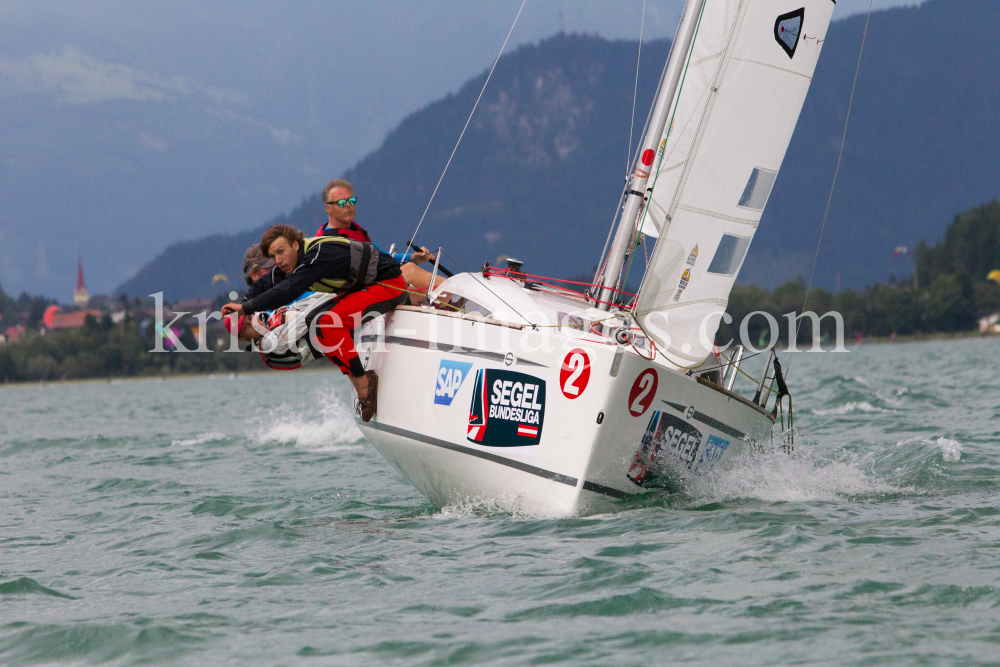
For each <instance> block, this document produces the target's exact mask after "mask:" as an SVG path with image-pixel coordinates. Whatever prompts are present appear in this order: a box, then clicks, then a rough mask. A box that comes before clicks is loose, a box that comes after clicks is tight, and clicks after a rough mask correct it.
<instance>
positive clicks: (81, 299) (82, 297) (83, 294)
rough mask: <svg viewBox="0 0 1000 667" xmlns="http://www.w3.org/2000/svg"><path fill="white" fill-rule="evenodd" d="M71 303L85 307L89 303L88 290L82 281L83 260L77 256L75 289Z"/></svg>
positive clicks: (78, 306)
mask: <svg viewBox="0 0 1000 667" xmlns="http://www.w3.org/2000/svg"><path fill="white" fill-rule="evenodd" d="M73 303H75V304H76V306H77V308H86V307H87V304H89V303H90V292H88V291H87V285H86V283H84V282H83V260H82V259H80V257H79V256H78V257H77V258H76V291H75V292H73Z"/></svg>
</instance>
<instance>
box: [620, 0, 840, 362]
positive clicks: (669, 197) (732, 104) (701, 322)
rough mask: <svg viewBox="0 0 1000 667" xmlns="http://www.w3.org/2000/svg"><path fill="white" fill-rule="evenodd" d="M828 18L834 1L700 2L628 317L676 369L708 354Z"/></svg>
mask: <svg viewBox="0 0 1000 667" xmlns="http://www.w3.org/2000/svg"><path fill="white" fill-rule="evenodd" d="M833 9H834V2H833V0H707V1H706V3H705V7H704V11H703V13H702V16H701V20H700V24H699V26H698V32H697V34H696V36H695V39H694V42H693V43H692V45H691V48H690V50H689V52H688V61H687V67H686V69H685V71H684V74H683V78H682V80H681V86H680V89H679V91H678V93H677V95H676V96H675V99H674V106H673V109H672V110H671V115H670V117H669V120H668V122H667V126H666V128H665V130H664V132H663V137H662V139H661V141H660V151H659V154H658V155H657V158H656V162H655V163H654V168H655V172H654V174H653V176H652V177H651V178H650V183H652V188H653V192H652V195H651V197H650V200H649V203H648V205H647V207H646V210H645V211H644V213H643V216H642V218H641V220H640V223H639V224H640V230H641V231H642V233H644V234H646V235H648V236H659V240H658V241H657V243H656V248H655V250H654V251H653V256H652V257H651V259H650V262H649V267H648V269H647V271H646V275H645V278H644V279H643V284H642V288H641V289H640V290H639V297H638V300H637V304H636V316H637V318H638V321H639V322H640V323H641V324H642V326H643V328H644V329H645V330H646V332H647V333H648V334H649V335H650V336H651V337H652V338H653V339H654V340H655V341H656V343H657V346H658V347H659V348H660V350H661V352H663V353H664V354H665V355H666V356H667V358H668V359H669V360H670V361H672V362H673V363H675V364H677V365H679V366H684V367H691V366H695V365H697V364H699V363H700V362H702V361H703V360H704V359H705V358H706V357H707V356H708V354H709V353H710V352H711V347H712V343H713V341H714V338H715V334H716V332H717V331H718V328H719V321H720V319H721V318H722V315H723V313H724V312H725V310H726V306H727V305H728V300H729V293H730V291H731V290H732V287H733V283H734V282H735V280H736V274H737V273H738V272H739V269H740V266H741V265H742V263H743V258H744V256H745V255H746V251H747V248H749V246H750V241H751V240H752V239H753V235H754V232H756V230H757V225H758V223H759V222H760V216H761V213H762V212H763V210H764V205H765V204H766V203H767V199H768V196H769V195H770V193H771V187H772V186H773V185H774V180H775V177H776V176H777V174H778V169H779V168H780V167H781V161H782V160H783V159H784V156H785V151H786V150H787V148H788V143H789V141H790V140H791V138H792V132H793V131H794V130H795V124H796V122H797V121H798V118H799V113H800V112H801V110H802V104H803V102H804V101H805V98H806V93H807V92H808V90H809V84H810V83H811V82H812V76H813V70H814V69H815V68H816V61H817V60H818V58H819V53H820V49H821V48H822V45H823V40H824V39H825V38H826V31H827V28H828V26H829V24H830V17H831V16H832V14H833ZM654 178H655V181H654Z"/></svg>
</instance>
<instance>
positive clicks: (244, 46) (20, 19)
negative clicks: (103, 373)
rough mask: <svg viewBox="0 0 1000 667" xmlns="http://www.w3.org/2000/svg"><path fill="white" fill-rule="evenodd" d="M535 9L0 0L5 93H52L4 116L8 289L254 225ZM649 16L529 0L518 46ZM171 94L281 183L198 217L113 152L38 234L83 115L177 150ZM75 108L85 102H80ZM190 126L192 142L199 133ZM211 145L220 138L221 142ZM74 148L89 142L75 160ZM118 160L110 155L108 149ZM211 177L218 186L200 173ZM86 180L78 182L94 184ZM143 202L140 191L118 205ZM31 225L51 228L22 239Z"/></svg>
mask: <svg viewBox="0 0 1000 667" xmlns="http://www.w3.org/2000/svg"><path fill="white" fill-rule="evenodd" d="M868 1H869V0H839V1H838V3H837V7H836V10H835V13H834V19H835V20H836V19H838V18H844V17H846V16H848V15H851V14H856V13H860V12H864V11H867V9H868ZM520 4H521V3H520V2H519V0H392V1H387V0H366V1H365V2H359V1H347V0H329V1H324V2H318V1H301V2H288V1H269V2H266V3H264V2H261V3H248V2H234V1H232V0H215V1H213V2H203V1H202V0H199V1H197V2H195V1H193V0H171V1H170V2H148V1H144V2H134V1H133V0H130V1H128V2H121V1H118V2H98V1H72V0H58V1H50V0H5V1H4V2H0V103H6V104H8V105H17V104H22V102H23V104H28V103H30V104H32V105H41V106H37V107H33V108H32V110H31V112H30V113H29V114H25V113H24V108H25V107H23V105H22V107H20V109H21V113H22V116H21V117H20V120H18V121H17V122H18V123H21V124H22V125H19V126H17V127H12V121H10V120H6V122H5V118H4V117H0V146H3V147H5V148H6V150H5V151H4V152H5V153H6V154H5V155H0V159H2V160H3V161H4V163H5V167H6V168H7V169H8V170H9V171H8V172H6V173H7V174H8V176H7V181H8V182H7V183H0V246H5V247H0V284H3V286H4V287H5V288H7V289H9V291H14V292H17V291H20V290H22V289H24V290H28V291H30V292H38V293H45V294H49V295H53V296H58V297H59V298H60V299H63V300H68V298H67V297H68V296H69V294H70V293H71V290H72V284H73V282H74V277H75V257H76V254H77V253H78V252H79V253H81V254H83V255H84V264H85V267H90V268H88V280H91V281H92V285H91V288H92V291H94V292H106V291H109V290H111V289H113V288H114V287H115V286H116V285H117V284H119V283H120V282H121V281H122V280H124V279H125V278H127V277H128V275H130V272H134V271H135V270H136V269H138V268H139V266H141V265H142V264H143V263H145V262H146V261H148V260H149V259H151V257H152V256H154V255H155V254H157V253H158V252H159V251H160V250H162V249H163V247H164V246H165V245H166V244H167V243H168V242H169V241H172V240H180V239H182V238H192V237H198V236H204V235H207V234H209V233H215V232H229V233H231V232H234V231H238V230H243V229H249V228H252V227H255V226H258V225H260V224H261V223H263V222H264V221H266V220H268V219H271V218H273V217H274V216H275V215H278V214H281V213H283V212H287V211H289V210H291V209H292V208H294V206H295V205H297V204H298V203H299V202H300V201H301V199H302V197H303V196H305V195H308V194H311V193H312V192H314V191H315V190H317V189H318V188H319V187H321V185H322V183H324V182H325V181H326V180H327V179H328V178H330V177H332V176H335V175H339V174H340V173H343V172H344V171H345V170H346V169H348V168H350V167H351V166H353V165H354V164H355V163H356V162H357V161H358V160H359V159H361V158H362V157H364V156H365V155H366V154H368V153H369V152H371V151H372V150H374V149H375V148H377V147H378V146H379V144H380V143H381V142H382V141H383V139H384V138H385V136H386V133H387V132H388V131H389V130H391V129H392V128H393V127H395V126H396V125H397V124H398V123H399V122H400V121H401V120H402V119H403V118H405V117H406V116H407V115H409V114H410V113H412V112H413V111H415V110H417V109H419V108H421V107H423V106H425V105H427V104H428V103H430V102H432V101H434V100H436V99H439V98H441V97H443V96H444V95H447V94H448V93H449V92H453V91H455V90H457V89H458V87H459V86H460V85H461V84H462V83H464V82H465V81H467V80H468V79H469V78H470V77H473V76H475V75H477V74H479V73H480V72H482V71H483V70H484V69H486V68H488V67H489V66H490V65H491V64H492V62H493V59H494V58H495V57H496V54H497V50H498V49H499V47H500V45H501V44H502V42H503V39H504V37H505V36H506V34H507V31H508V29H509V28H510V24H511V21H512V20H513V18H514V16H515V15H516V13H517V10H518V7H520ZM912 4H916V3H914V2H913V1H912V0H910V1H906V0H875V2H874V7H875V9H884V8H888V7H893V6H899V5H912ZM682 5H683V2H682V0H648V2H647V3H646V6H645V21H644V23H643V35H644V38H645V39H655V38H662V37H670V36H672V34H673V31H674V28H675V26H676V22H677V18H678V16H679V14H680V10H681V7H682ZM642 15H643V2H642V0H613V1H612V0H605V1H598V0H528V1H527V3H526V5H525V9H524V12H523V13H522V15H521V17H520V20H519V21H518V24H517V27H516V28H515V30H514V33H513V36H512V38H511V42H510V44H509V45H508V50H511V49H513V48H516V47H517V45H519V44H524V43H530V42H537V41H538V40H540V39H543V38H545V37H548V36H550V35H552V34H554V33H557V32H559V30H560V29H562V30H565V31H566V32H585V33H591V34H598V35H601V36H604V37H607V38H612V39H618V38H621V39H636V38H637V37H638V36H639V30H640V19H641V17H642ZM4 98H5V99H6V102H4ZM18 100H21V102H19V101H18ZM44 105H48V109H50V110H51V111H52V113H53V118H55V119H56V120H57V121H58V122H60V123H62V125H61V126H60V132H62V134H57V133H56V132H55V131H54V130H53V131H52V132H49V133H48V134H49V135H51V136H50V137H47V136H46V135H47V133H46V130H45V127H46V125H45V123H47V122H49V121H48V120H47V119H45V117H44V116H45V114H46V112H47V109H46V107H45V106H44ZM169 105H176V106H178V107H180V106H181V105H187V107H188V108H190V107H192V106H194V105H201V108H202V109H203V110H204V111H203V113H205V114H214V115H215V117H225V118H229V119H231V125H232V127H233V128H235V130H234V131H237V132H245V134H246V135H247V137H250V135H251V134H253V133H257V134H258V135H263V137H264V139H263V141H264V142H265V143H270V144H271V145H273V146H274V147H276V148H275V149H276V150H277V149H278V148H281V149H282V150H283V151H284V153H283V154H282V155H274V156H269V155H268V154H267V152H266V150H267V147H266V145H261V147H260V148H258V144H251V143H250V139H249V138H248V140H247V146H251V145H252V152H251V154H252V156H253V157H252V158H251V159H253V160H255V161H257V160H259V161H260V162H261V163H262V164H265V163H266V162H267V161H268V160H271V161H272V162H271V168H272V169H274V170H275V176H274V177H273V178H270V179H269V180H268V181H267V183H268V187H267V188H262V189H260V192H259V193H254V194H253V195H252V196H251V197H249V198H248V197H247V196H246V195H243V194H240V195H239V196H234V197H233V200H232V201H225V196H226V194H227V193H226V192H225V188H228V187H230V186H229V185H228V183H230V182H232V180H233V179H234V178H238V175H236V173H235V172H234V173H231V174H228V175H224V174H219V177H220V181H219V183H217V184H214V187H215V188H216V189H215V190H212V187H213V184H212V183H210V182H205V183H201V182H199V186H201V185H203V186H204V189H205V193H207V194H204V195H203V196H204V202H205V203H199V204H198V205H197V207H194V204H192V208H193V210H194V213H198V212H200V213H202V214H203V217H204V218H205V221H204V222H201V221H199V222H198V223H197V224H196V225H195V224H193V223H191V224H189V225H188V226H187V227H184V226H183V221H184V220H191V219H192V217H193V216H194V214H193V212H192V208H189V209H187V210H185V209H183V207H180V208H177V209H176V210H171V209H170V205H169V202H168V203H166V204H162V205H160V204H156V205H155V206H150V208H149V209H148V210H146V211H143V210H142V203H143V202H142V200H143V197H144V195H143V193H131V192H129V189H128V182H127V174H126V177H122V175H121V174H125V173H126V172H125V171H123V170H122V169H123V168H122V167H121V165H122V164H125V162H124V161H126V158H127V159H133V158H132V157H131V156H130V155H126V156H125V157H122V153H121V151H122V149H121V147H118V148H117V150H118V151H119V154H117V155H116V156H115V158H114V161H115V165H117V166H116V168H117V169H118V172H115V173H116V174H117V175H115V176H113V177H112V176H109V177H108V181H107V182H108V185H107V186H106V187H97V186H94V185H87V186H86V188H87V189H85V191H84V192H85V194H89V193H91V192H93V196H92V197H88V198H87V201H84V196H85V195H81V194H79V193H78V191H72V190H67V191H66V192H65V194H66V196H67V199H68V200H70V201H69V202H68V203H69V205H70V209H71V210H74V211H76V212H78V213H79V215H76V216H74V218H73V221H72V222H70V223H68V224H67V226H66V227H65V228H64V229H63V230H61V231H62V232H63V233H64V235H63V236H59V237H52V236H51V235H49V234H47V233H45V232H44V230H43V229H39V228H38V227H39V225H41V226H45V225H48V224H52V223H56V224H59V220H58V218H60V217H61V216H62V214H61V211H62V210H65V208H64V207H63V208H61V207H62V204H61V203H60V204H58V205H57V204H51V203H46V202H45V201H44V200H45V199H46V198H48V197H49V193H50V192H52V188H56V191H58V190H59V189H60V188H59V186H60V181H65V180H67V179H72V178H73V174H79V173H80V169H79V168H77V167H72V168H71V167H70V166H69V165H70V163H71V162H72V159H76V160H79V159H80V157H79V156H80V152H81V151H82V150H92V149H90V148H81V146H80V145H78V146H75V147H73V146H70V145H69V144H68V143H65V140H64V139H57V137H65V136H66V133H67V132H69V133H71V132H72V131H73V130H72V127H74V125H72V124H73V123H78V124H79V128H80V129H79V131H78V132H79V133H80V134H82V135H85V136H81V139H84V138H86V136H88V132H89V133H90V134H91V135H92V136H94V137H97V136H98V135H97V134H96V130H94V129H93V128H96V127H98V126H97V124H96V123H97V121H96V120H95V118H94V114H98V113H99V114H101V118H103V120H104V121H105V126H104V131H106V130H107V127H106V125H107V120H108V119H109V118H112V119H113V118H117V117H118V116H119V115H120V116H121V119H122V127H127V128H130V129H129V130H128V131H130V132H132V134H133V135H135V141H136V142H139V143H141V147H142V148H143V149H144V150H147V151H151V153H150V155H153V156H154V157H156V156H161V157H160V159H165V156H168V154H169V150H170V147H171V142H170V139H169V137H167V136H165V135H164V134H162V133H161V134H160V135H157V134H156V133H155V132H153V129H151V128H154V127H155V126H154V125H153V124H152V123H151V121H149V122H148V123H147V125H148V126H147V127H145V128H144V127H143V125H142V123H143V122H144V119H143V117H142V114H143V113H147V112H148V111H149V110H150V109H151V108H152V107H153V106H156V107H158V108H159V109H163V108H164V107H166V106H169ZM6 108H8V109H16V108H17V107H16V106H15V107H11V106H8V107H6ZM68 109H78V110H79V111H78V113H76V114H70V113H68V112H67V110H68ZM144 109H145V110H146V111H143V110H144ZM88 114H90V115H88ZM149 117H150V118H152V117H153V116H152V115H150V116H149ZM25 118H28V119H30V118H35V119H36V121H35V123H34V127H27V125H25V123H26V122H27V121H25ZM53 122H55V121H53ZM88 123H89V125H88ZM206 127H207V126H206ZM88 128H89V129H88ZM135 128H138V129H140V130H142V131H138V130H136V129H135ZM241 128H244V129H241ZM160 129H161V130H162V123H161V125H160ZM457 129H458V128H456V131H457ZM124 131H125V130H123V132H124ZM162 132H166V130H162ZM191 132H194V130H192V131H191ZM191 132H189V136H194V135H192V134H191ZM18 133H20V135H18ZM29 134H30V139H24V140H23V141H21V142H20V143H18V142H16V141H13V140H9V139H11V137H16V136H20V137H22V138H24V137H29ZM4 135H6V137H5V136H4ZM70 136H72V134H70ZM5 139H8V141H5ZM211 140H212V137H211V136H209V137H208V138H207V139H206V141H209V142H210V141H211ZM101 141H103V143H99V142H96V139H95V142H96V143H95V145H99V146H103V145H107V146H109V148H108V150H109V151H110V150H111V142H109V141H107V140H105V139H102V140H101ZM254 141H262V140H261V139H260V138H255V139H254ZM81 145H82V144H81ZM176 145H178V144H177V143H176V142H175V143H174V146H176ZM296 146H297V147H296ZM232 147H233V144H232V143H229V144H220V147H219V148H218V151H219V154H220V155H222V156H225V155H226V154H227V151H232ZM73 148H75V150H76V152H75V153H72V154H71V152H70V151H71V149H73ZM165 149H166V151H165ZM93 150H96V151H98V152H99V151H100V150H103V149H93ZM102 157H104V156H101V155H94V156H93V160H92V163H93V165H94V166H88V167H87V170H88V174H87V175H88V176H89V177H92V178H91V181H92V182H94V183H97V182H98V180H95V179H97V176H99V174H98V175H95V174H94V173H90V171H91V170H93V169H100V168H102V167H101V166H100V165H101V158H102ZM140 159H141V158H140ZM280 160H285V162H284V163H282V162H280ZM106 161H107V162H109V163H110V162H112V159H111V155H110V153H109V155H108V156H107V160H106ZM29 162H30V163H31V166H32V169H33V170H34V171H32V172H31V173H32V175H31V179H32V180H31V182H30V183H28V182H27V181H24V182H22V183H20V185H11V181H12V180H16V179H14V177H15V176H19V174H18V169H22V168H21V165H27V164H28V163H29ZM89 164H90V163H89V162H88V165H89ZM46 165H50V166H51V169H47V168H46ZM290 165H294V167H292V166H290ZM60 169H62V170H63V171H62V172H60ZM73 170H75V171H73ZM22 171H24V170H23V169H22ZM111 173H112V172H111V170H110V169H109V174H111ZM37 174H41V175H42V176H41V177H39V176H37ZM46 175H50V176H51V180H52V181H53V182H48V179H46V178H45V176H46ZM223 177H226V178H228V179H229V181H225V182H224V181H222V180H221V179H222V178H223ZM25 178H27V177H25ZM114 179H118V180H114ZM198 179H199V181H204V180H205V179H204V178H202V177H201V175H199V176H198ZM82 183H83V182H82V181H81V183H79V184H77V186H78V187H80V188H84V187H85V186H84V185H83V184H82ZM224 183H225V184H224ZM168 185H169V184H168ZM176 185H179V182H178V183H177V184H176ZM220 189H221V190H223V191H224V192H223V193H222V195H219V194H218V190H220ZM193 191H194V189H193V188H192V189H189V192H192V193H193ZM102 196H103V197H104V199H103V200H102V199H101V197H102ZM191 196H192V197H193V196H194V195H193V194H192V195H191ZM130 198H137V199H138V201H133V202H126V203H127V204H128V206H125V205H124V204H120V202H121V201H123V200H128V199H130ZM251 200H252V201H251ZM192 201H193V200H192ZM212 203H214V204H215V205H216V208H212V206H211V205H212ZM47 206H48V208H46V207H47ZM85 206H87V207H89V208H86V209H85ZM116 207H117V208H116ZM129 207H131V208H129ZM136 211H139V213H136ZM157 215H160V216H161V217H159V218H157V217H156V216H157ZM128 216H131V217H132V218H134V219H141V220H145V222H146V224H148V225H150V228H149V229H147V230H142V229H136V230H135V233H137V234H144V235H146V237H145V238H146V239H147V240H148V243H147V244H146V245H145V246H144V247H142V248H138V249H137V252H133V253H129V254H128V255H126V256H122V257H120V258H118V259H116V260H115V261H116V262H117V263H116V264H111V263H110V262H111V255H110V254H107V252H106V251H105V250H101V248H100V247H98V246H97V245H95V244H96V241H95V239H94V237H95V236H100V235H108V236H113V235H115V234H119V233H120V230H119V228H116V227H114V226H107V225H106V224H105V223H106V221H107V220H120V219H122V218H124V217H128ZM136 216H139V217H136ZM53 218H55V220H53ZM120 224H124V223H120ZM27 226H32V227H34V228H35V229H33V233H32V234H29V235H27V236H24V235H23V234H22V232H23V231H25V230H26V227H27ZM15 238H24V239H26V240H27V241H29V242H30V244H31V250H30V253H27V254H26V253H25V252H15V251H14V250H13V249H12V247H11V245H10V241H11V240H12V239H15ZM60 239H62V240H63V241H65V243H63V245H60V243H61V242H62V241H60ZM63 246H65V247H63ZM36 249H37V251H36ZM102 252H104V253H105V254H101V253H102ZM29 254H30V257H29V256H28V255H29ZM95 264H96V265H97V267H96V269H95V268H93V267H94V265H95ZM29 267H30V268H29ZM63 286H65V287H63Z"/></svg>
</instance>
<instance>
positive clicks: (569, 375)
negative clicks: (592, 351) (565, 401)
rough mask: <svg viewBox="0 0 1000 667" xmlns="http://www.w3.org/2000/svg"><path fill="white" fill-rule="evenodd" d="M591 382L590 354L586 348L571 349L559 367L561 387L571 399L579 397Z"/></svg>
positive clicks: (564, 394) (564, 393)
mask: <svg viewBox="0 0 1000 667" xmlns="http://www.w3.org/2000/svg"><path fill="white" fill-rule="evenodd" d="M588 382H590V356H589V355H588V354H587V352H586V351H585V350H581V349H580V348H577V349H575V350H571V351H570V352H569V354H567V355H566V357H565V358H564V359H563V362H562V368H560V369H559V388H560V389H562V393H563V396H565V397H566V398H569V399H574V398H577V397H579V396H580V395H581V394H583V392H584V391H585V390H586V389H587V383H588Z"/></svg>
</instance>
